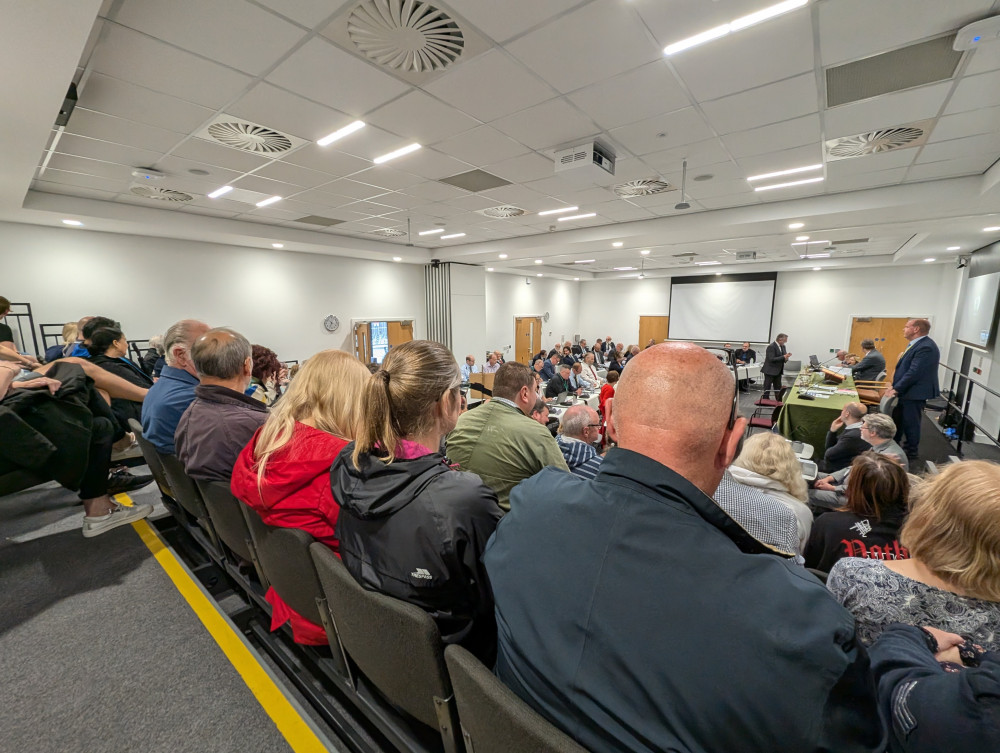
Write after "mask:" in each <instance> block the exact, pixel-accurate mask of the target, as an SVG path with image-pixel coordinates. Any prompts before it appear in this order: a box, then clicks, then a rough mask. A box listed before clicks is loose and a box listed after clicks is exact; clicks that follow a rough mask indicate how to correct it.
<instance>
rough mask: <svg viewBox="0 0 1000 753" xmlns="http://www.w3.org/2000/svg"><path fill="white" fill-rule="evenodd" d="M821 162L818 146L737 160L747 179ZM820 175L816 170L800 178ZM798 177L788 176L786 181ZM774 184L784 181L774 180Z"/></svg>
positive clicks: (802, 147) (796, 148) (800, 147)
mask: <svg viewBox="0 0 1000 753" xmlns="http://www.w3.org/2000/svg"><path fill="white" fill-rule="evenodd" d="M822 161H823V158H822V149H821V148H820V146H819V144H812V145H806V146H799V147H795V148H794V149H782V150H781V151H778V152H769V153H768V154H755V155H754V156H752V157H743V158H741V159H739V160H737V162H738V164H739V166H740V168H742V170H743V173H744V175H745V176H747V177H750V176H753V175H761V174H763V173H771V172H778V171H779V170H789V169H791V168H793V167H804V166H806V165H817V164H819V163H821V162H822ZM821 174H822V173H821V172H820V171H818V170H817V171H816V172H815V173H810V174H809V175H808V176H805V175H803V176H801V177H802V178H805V177H813V176H815V175H821ZM798 177H800V176H798V175H791V176H788V180H789V181H791V180H794V179H796V178H798ZM767 182H770V181H767ZM774 182H775V183H782V182H784V181H783V180H781V179H778V178H775V180H774Z"/></svg>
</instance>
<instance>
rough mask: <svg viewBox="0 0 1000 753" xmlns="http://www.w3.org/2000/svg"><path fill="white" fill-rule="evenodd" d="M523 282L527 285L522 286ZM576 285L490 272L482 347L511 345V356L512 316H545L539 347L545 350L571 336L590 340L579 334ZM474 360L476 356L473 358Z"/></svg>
mask: <svg viewBox="0 0 1000 753" xmlns="http://www.w3.org/2000/svg"><path fill="white" fill-rule="evenodd" d="M525 279H527V280H530V282H531V284H530V285H525V284H524V281H525ZM579 304H580V283H578V282H571V281H567V280H553V279H550V278H546V277H535V275H534V273H532V272H530V271H529V273H528V275H527V277H520V276H514V275H507V274H497V273H495V272H494V273H490V274H487V275H486V347H488V348H497V349H501V350H502V349H503V348H505V347H506V346H508V345H509V346H511V356H510V357H511V358H513V353H514V347H513V346H514V317H516V316H542V315H543V314H545V313H546V312H548V314H549V321H548V322H543V323H542V347H543V348H545V349H549V348H551V347H552V345H553V344H554V343H555V342H556V340H559V341H560V342H564V341H566V340H571V339H572V338H573V335H574V334H579V335H581V336H582V337H585V338H587V339H588V340H592V338H591V336H589V335H588V334H587V333H586V332H585V331H580V320H579ZM477 359H478V356H477Z"/></svg>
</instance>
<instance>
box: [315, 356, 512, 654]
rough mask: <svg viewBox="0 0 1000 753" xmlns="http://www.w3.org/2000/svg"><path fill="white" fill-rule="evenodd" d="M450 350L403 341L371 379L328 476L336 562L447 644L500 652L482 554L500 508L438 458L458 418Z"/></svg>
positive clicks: (473, 479) (480, 486) (475, 480)
mask: <svg viewBox="0 0 1000 753" xmlns="http://www.w3.org/2000/svg"><path fill="white" fill-rule="evenodd" d="M460 384H461V375H460V374H459V370H458V366H457V364H456V363H455V358H454V356H453V355H452V354H451V352H450V351H449V350H448V349H447V348H445V347H444V346H443V345H440V344H438V343H435V342H431V341H429V340H414V341H412V342H407V343H403V344H402V345H399V346H397V347H395V348H393V349H392V350H390V351H389V353H388V355H386V357H385V360H384V361H383V362H382V369H381V370H380V371H378V372H376V373H375V374H373V375H372V376H371V377H370V378H369V379H368V384H367V386H366V387H365V390H364V396H363V404H364V406H365V415H364V418H363V419H362V421H361V424H360V427H359V429H358V435H357V438H356V440H355V441H354V442H352V443H351V444H349V445H347V447H345V448H344V449H343V450H342V451H341V452H340V454H339V455H338V456H337V459H336V460H335V461H334V463H333V468H332V470H331V472H330V478H331V484H332V489H333V498H334V499H336V500H337V501H338V502H339V503H340V516H339V517H338V519H337V528H336V535H337V538H338V539H339V541H340V556H341V559H342V560H343V561H344V565H345V566H346V567H347V569H348V570H349V571H350V573H351V575H353V576H354V579H355V580H357V581H358V583H360V584H361V585H362V586H364V587H365V588H367V589H369V590H372V591H378V592H380V593H384V594H387V595H389V596H393V597H395V598H397V599H402V600H403V601H407V602H409V603H411V604H415V605H416V606H418V607H420V608H421V609H423V610H425V611H426V612H428V613H429V614H430V615H431V617H433V618H434V621H435V622H436V623H437V626H438V629H439V630H440V631H441V638H442V640H444V642H445V643H459V644H461V645H462V646H464V647H465V648H467V649H469V650H470V651H472V653H474V654H476V656H478V657H479V658H480V659H482V660H483V661H484V662H486V663H489V664H492V662H493V659H494V656H495V654H496V622H495V621H494V616H493V597H492V594H491V593H490V582H489V579H488V578H487V576H486V569H485V568H484V567H483V565H482V562H481V557H482V554H483V550H484V549H485V547H486V542H487V540H488V539H489V537H490V536H491V535H492V534H493V531H494V529H495V528H496V525H497V521H498V520H500V518H501V516H502V515H503V512H502V511H501V509H500V507H499V505H497V496H496V494H495V493H494V492H493V490H492V489H490V488H489V487H488V486H486V485H485V484H484V483H483V482H482V481H481V480H480V479H479V477H478V476H477V475H475V474H474V473H468V472H465V471H456V470H452V469H451V468H450V467H449V466H448V460H447V459H446V458H445V457H444V455H442V454H441V452H440V447H441V445H442V442H443V440H444V438H445V436H447V434H448V433H449V432H450V431H451V430H452V429H453V428H455V423H456V422H457V421H458V416H459V385H460Z"/></svg>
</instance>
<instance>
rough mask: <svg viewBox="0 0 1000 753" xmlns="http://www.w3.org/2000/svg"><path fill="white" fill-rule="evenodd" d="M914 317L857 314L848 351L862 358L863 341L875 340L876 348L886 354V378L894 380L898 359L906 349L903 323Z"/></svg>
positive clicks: (852, 324) (853, 322)
mask: <svg viewBox="0 0 1000 753" xmlns="http://www.w3.org/2000/svg"><path fill="white" fill-rule="evenodd" d="M912 318H913V317H908V316H902V317H900V316H856V317H854V319H853V320H852V322H851V342H850V346H849V347H848V351H849V352H851V353H854V354H855V355H857V356H858V358H860V357H861V356H862V355H864V350H862V348H861V341H862V340H865V339H871V340H874V341H875V349H876V350H877V351H879V352H880V353H881V354H882V355H883V356H885V370H886V379H887V380H889V381H892V374H893V372H894V371H895V370H896V361H898V360H899V357H900V355H902V353H903V351H904V350H906V345H907V341H906V338H905V337H903V325H904V324H906V323H907V322H908V321H909V320H910V319H912Z"/></svg>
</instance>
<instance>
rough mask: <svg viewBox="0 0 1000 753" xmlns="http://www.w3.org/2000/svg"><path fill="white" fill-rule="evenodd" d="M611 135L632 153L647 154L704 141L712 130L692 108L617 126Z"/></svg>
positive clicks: (710, 134)
mask: <svg viewBox="0 0 1000 753" xmlns="http://www.w3.org/2000/svg"><path fill="white" fill-rule="evenodd" d="M660 134H663V135H662V136H661V135H660ZM611 135H612V137H614V138H615V139H617V140H618V141H620V142H621V143H622V144H624V145H625V147H626V148H627V149H629V150H630V151H632V153H634V154H638V155H645V154H652V153H654V152H661V151H663V150H665V149H672V148H673V147H677V146H682V145H684V144H694V143H697V142H699V141H703V140H704V139H707V138H710V137H711V136H712V131H711V129H710V128H709V127H708V125H707V124H706V123H705V121H704V119H703V118H702V117H701V115H699V114H698V111H697V110H695V109H694V108H693V107H688V108H685V109H683V110H677V111H676V112H671V113H667V114H666V115H658V116H656V117H655V118H649V119H648V120H643V121H640V122H638V123H632V124H631V125H627V126H622V127H621V128H615V129H614V130H612V131H611Z"/></svg>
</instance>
